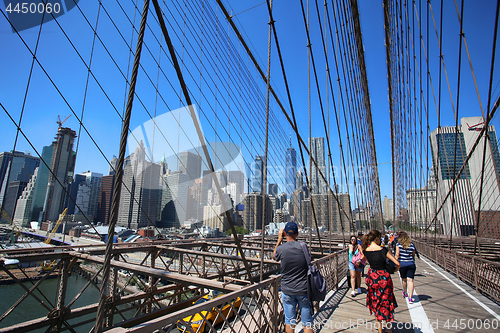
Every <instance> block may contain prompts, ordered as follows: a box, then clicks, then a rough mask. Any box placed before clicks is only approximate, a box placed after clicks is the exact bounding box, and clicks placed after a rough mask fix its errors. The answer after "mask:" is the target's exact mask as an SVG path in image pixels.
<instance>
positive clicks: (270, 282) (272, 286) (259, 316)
mask: <svg viewBox="0 0 500 333" xmlns="http://www.w3.org/2000/svg"><path fill="white" fill-rule="evenodd" d="M347 260H348V257H347V250H342V251H339V252H336V253H333V254H331V255H329V256H326V257H323V258H320V259H317V260H315V261H314V262H313V264H314V265H315V266H316V267H317V268H318V269H319V270H320V271H321V273H322V275H323V276H324V277H325V279H326V284H327V290H328V291H329V292H330V291H332V290H338V288H339V287H340V282H341V281H342V278H343V277H344V276H345V275H346V274H347V271H348V266H347ZM279 282H280V276H271V277H270V278H269V279H267V280H264V281H262V282H261V283H257V284H253V285H250V286H246V287H242V288H241V290H237V291H233V292H231V293H228V294H226V295H223V296H220V297H217V298H215V299H212V300H210V301H207V302H205V303H202V304H198V305H193V306H192V307H189V308H188V309H185V310H181V311H177V312H174V313H171V314H168V315H165V316H161V317H158V318H155V319H153V320H150V321H148V322H144V323H142V324H141V325H138V326H135V327H131V328H125V327H115V328H113V329H111V330H109V331H108V332H110V333H124V332H134V333H141V332H166V333H168V332H171V331H177V329H179V330H181V331H183V330H185V331H186V332H234V333H240V332H255V333H257V332H258V333H260V332H282V331H283V330H284V314H283V304H282V302H281V296H280V292H279ZM122 326H123V325H122Z"/></svg>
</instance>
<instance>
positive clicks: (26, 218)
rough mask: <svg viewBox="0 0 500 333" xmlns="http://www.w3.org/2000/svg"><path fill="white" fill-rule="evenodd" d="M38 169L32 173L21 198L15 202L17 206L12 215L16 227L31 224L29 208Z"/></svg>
mask: <svg viewBox="0 0 500 333" xmlns="http://www.w3.org/2000/svg"><path fill="white" fill-rule="evenodd" d="M38 170H39V168H36V169H35V171H34V172H33V176H31V179H30V180H29V182H28V184H27V185H26V187H25V188H24V190H23V192H22V193H21V196H20V197H19V199H18V200H17V205H16V209H15V213H14V218H13V220H14V222H15V223H16V224H17V225H18V226H23V227H29V226H30V222H31V207H32V205H33V194H34V193H35V184H36V178H37V175H38Z"/></svg>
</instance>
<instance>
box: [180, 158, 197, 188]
mask: <svg viewBox="0 0 500 333" xmlns="http://www.w3.org/2000/svg"><path fill="white" fill-rule="evenodd" d="M179 171H180V172H182V173H183V174H186V175H188V176H189V178H190V179H191V180H193V181H194V180H195V179H198V178H200V175H201V156H200V155H198V154H194V153H192V152H190V151H182V152H180V153H179Z"/></svg>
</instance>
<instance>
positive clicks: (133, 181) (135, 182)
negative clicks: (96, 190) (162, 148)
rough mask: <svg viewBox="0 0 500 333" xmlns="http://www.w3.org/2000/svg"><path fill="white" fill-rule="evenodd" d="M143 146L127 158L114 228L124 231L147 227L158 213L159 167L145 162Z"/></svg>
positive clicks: (140, 145) (140, 144)
mask: <svg viewBox="0 0 500 333" xmlns="http://www.w3.org/2000/svg"><path fill="white" fill-rule="evenodd" d="M145 158H146V154H145V150H144V143H143V142H142V141H141V142H140V143H139V145H138V146H137V148H136V149H135V151H134V152H133V153H132V154H131V155H130V156H129V157H127V158H126V160H125V165H124V167H123V184H122V188H121V192H120V207H119V210H118V221H117V226H119V227H124V228H127V229H135V230H137V229H139V228H142V227H148V226H151V225H153V224H154V223H155V222H156V218H157V217H156V214H157V212H158V206H157V205H158V198H159V183H160V173H159V170H160V166H159V165H158V164H154V163H151V162H148V161H146V159H145Z"/></svg>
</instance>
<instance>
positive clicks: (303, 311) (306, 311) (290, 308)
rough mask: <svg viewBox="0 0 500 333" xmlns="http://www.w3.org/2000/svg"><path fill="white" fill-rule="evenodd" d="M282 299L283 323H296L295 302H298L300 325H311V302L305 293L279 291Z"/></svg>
mask: <svg viewBox="0 0 500 333" xmlns="http://www.w3.org/2000/svg"><path fill="white" fill-rule="evenodd" d="M281 300H282V301H283V310H284V312H285V324H287V325H292V326H295V325H296V324H297V311H296V310H297V304H299V309H300V317H301V319H302V325H304V326H306V327H312V326H313V319H312V315H311V312H312V311H311V310H312V309H311V303H310V302H309V297H307V295H286V294H284V293H281Z"/></svg>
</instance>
